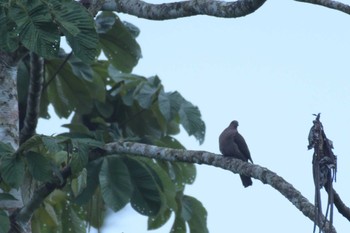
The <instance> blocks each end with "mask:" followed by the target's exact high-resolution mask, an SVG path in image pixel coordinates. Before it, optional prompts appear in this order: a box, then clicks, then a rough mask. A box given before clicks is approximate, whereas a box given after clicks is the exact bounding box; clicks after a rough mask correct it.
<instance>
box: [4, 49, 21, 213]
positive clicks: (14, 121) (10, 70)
mask: <svg viewBox="0 0 350 233" xmlns="http://www.w3.org/2000/svg"><path fill="white" fill-rule="evenodd" d="M17 62H18V59H17V56H16V54H15V53H4V52H1V51H0V107H1V111H0V141H1V142H4V143H9V144H10V145H11V146H12V147H13V148H14V149H15V150H16V149H17V148H18V143H19V132H18V122H19V118H18V101H17V86H16V79H17ZM0 192H2V191H1V190H0ZM10 193H11V194H12V195H13V196H14V197H15V198H17V200H18V201H0V208H5V209H7V210H9V212H13V211H14V210H15V209H16V208H19V207H22V206H23V202H22V197H21V192H20V191H19V190H16V189H12V190H11V192H10Z"/></svg>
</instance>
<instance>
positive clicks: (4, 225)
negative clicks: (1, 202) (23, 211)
mask: <svg viewBox="0 0 350 233" xmlns="http://www.w3.org/2000/svg"><path fill="white" fill-rule="evenodd" d="M9 230H10V218H9V216H8V215H7V214H6V212H5V211H4V210H2V209H0V233H7V232H8V231H9Z"/></svg>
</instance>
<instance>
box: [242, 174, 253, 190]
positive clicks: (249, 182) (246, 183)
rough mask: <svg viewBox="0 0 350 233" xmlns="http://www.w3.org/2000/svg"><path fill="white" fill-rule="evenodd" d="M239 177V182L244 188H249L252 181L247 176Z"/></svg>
mask: <svg viewBox="0 0 350 233" xmlns="http://www.w3.org/2000/svg"><path fill="white" fill-rule="evenodd" d="M240 176H241V180H242V184H243V186H244V188H246V187H248V186H251V185H252V184H253V181H252V179H251V178H250V177H249V176H244V175H240Z"/></svg>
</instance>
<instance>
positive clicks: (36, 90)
mask: <svg viewBox="0 0 350 233" xmlns="http://www.w3.org/2000/svg"><path fill="white" fill-rule="evenodd" d="M42 85H43V59H42V58H41V57H39V56H38V55H36V54H35V53H31V54H30V83H29V90H28V99H27V108H26V109H27V112H26V115H25V118H24V122H23V129H22V130H21V133H20V144H22V143H23V142H25V141H26V140H27V139H28V138H30V137H31V136H33V135H34V134H35V129H36V126H37V123H38V118H39V111H40V97H41V90H42Z"/></svg>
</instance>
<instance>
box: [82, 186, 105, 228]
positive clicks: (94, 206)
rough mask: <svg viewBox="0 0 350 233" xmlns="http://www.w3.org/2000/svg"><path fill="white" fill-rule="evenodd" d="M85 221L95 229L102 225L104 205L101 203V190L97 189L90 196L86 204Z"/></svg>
mask: <svg viewBox="0 0 350 233" xmlns="http://www.w3.org/2000/svg"><path fill="white" fill-rule="evenodd" d="M86 212H87V216H88V217H87V221H88V223H89V224H90V225H91V226H92V227H95V228H97V229H100V228H101V227H102V225H103V221H104V219H105V217H106V207H105V205H104V203H103V200H102V196H101V192H100V191H99V189H97V192H96V193H95V195H93V196H92V198H91V200H90V201H89V203H88V204H87V205H86Z"/></svg>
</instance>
